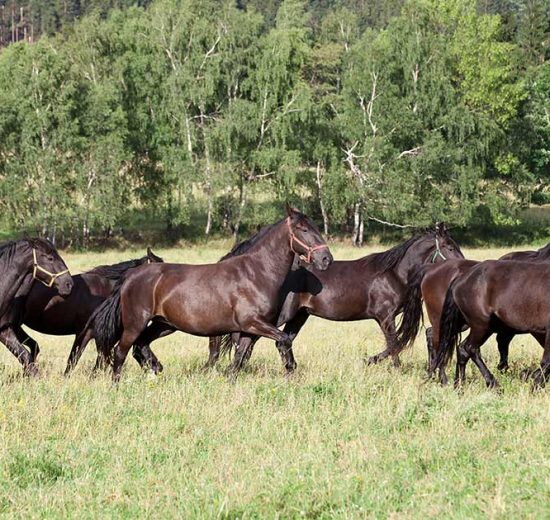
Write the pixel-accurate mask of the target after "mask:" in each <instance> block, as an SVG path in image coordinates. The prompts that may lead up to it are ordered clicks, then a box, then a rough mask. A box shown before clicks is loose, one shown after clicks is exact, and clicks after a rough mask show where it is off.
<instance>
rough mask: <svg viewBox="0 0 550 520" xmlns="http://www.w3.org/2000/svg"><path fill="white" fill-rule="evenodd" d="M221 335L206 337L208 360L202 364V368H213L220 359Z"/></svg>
mask: <svg viewBox="0 0 550 520" xmlns="http://www.w3.org/2000/svg"><path fill="white" fill-rule="evenodd" d="M221 343H222V337H221V336H211V337H210V338H208V361H207V362H206V363H205V365H204V369H205V370H207V369H209V368H214V367H215V366H216V363H217V362H218V360H219V359H220V349H221Z"/></svg>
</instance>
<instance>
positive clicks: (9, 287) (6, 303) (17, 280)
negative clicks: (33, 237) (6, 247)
mask: <svg viewBox="0 0 550 520" xmlns="http://www.w3.org/2000/svg"><path fill="white" fill-rule="evenodd" d="M15 247H16V251H15V252H14V254H13V257H12V260H11V262H10V263H9V264H7V263H6V264H5V265H1V263H2V261H1V259H0V265H1V267H0V270H1V282H0V290H1V293H2V298H1V299H0V316H3V315H4V314H5V312H6V310H7V309H8V308H9V307H10V306H11V305H12V303H13V298H14V297H15V296H16V295H17V297H24V296H27V295H28V294H29V292H30V290H31V287H32V283H33V279H32V277H31V276H30V275H31V271H32V266H33V258H32V247H31V246H28V247H26V248H25V247H24V245H23V244H22V243H21V242H20V243H18V244H17V245H16V246H15ZM4 261H5V260H4Z"/></svg>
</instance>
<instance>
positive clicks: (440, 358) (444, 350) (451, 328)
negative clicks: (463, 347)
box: [433, 280, 466, 370]
mask: <svg viewBox="0 0 550 520" xmlns="http://www.w3.org/2000/svg"><path fill="white" fill-rule="evenodd" d="M455 283H456V280H455V281H453V283H451V285H450V286H449V289H447V294H446V295H445V303H444V304H443V310H442V312H441V321H440V324H439V351H438V352H437V353H436V358H435V361H434V366H433V368H434V369H436V368H439V369H440V370H445V367H446V366H447V363H448V362H449V361H450V359H451V358H452V357H453V352H454V350H455V348H456V346H457V345H458V339H459V337H460V333H461V332H462V327H463V326H464V324H465V323H466V320H465V319H464V315H463V314H462V312H461V310H460V309H459V308H458V305H457V304H456V303H455V301H454V298H453V288H454V285H455Z"/></svg>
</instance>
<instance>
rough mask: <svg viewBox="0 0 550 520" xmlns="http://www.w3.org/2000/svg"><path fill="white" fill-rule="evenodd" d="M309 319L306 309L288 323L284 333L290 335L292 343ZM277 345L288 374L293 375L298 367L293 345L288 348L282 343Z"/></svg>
mask: <svg viewBox="0 0 550 520" xmlns="http://www.w3.org/2000/svg"><path fill="white" fill-rule="evenodd" d="M308 318H309V313H308V312H307V311H306V310H305V309H301V310H299V311H298V313H297V314H296V315H295V316H294V318H292V319H291V320H290V321H287V323H286V325H285V328H284V329H283V331H284V332H286V333H287V334H288V336H289V337H290V341H291V342H293V341H294V340H295V338H296V336H297V335H298V333H299V332H300V330H301V329H302V327H303V326H304V324H305V323H306V321H307V319H308ZM275 345H276V346H277V349H278V350H279V354H280V355H281V359H282V360H283V363H284V365H285V369H286V372H287V374H291V373H292V372H294V370H296V367H297V364H296V360H295V359H294V352H293V351H292V344H291V345H290V346H288V347H287V346H285V345H283V344H282V343H281V342H279V341H277V342H276V343H275Z"/></svg>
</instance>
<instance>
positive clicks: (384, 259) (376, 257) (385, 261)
mask: <svg viewBox="0 0 550 520" xmlns="http://www.w3.org/2000/svg"><path fill="white" fill-rule="evenodd" d="M424 236H425V234H422V233H417V234H416V235H414V236H412V237H411V238H409V239H408V240H406V241H405V242H403V243H402V244H397V245H396V246H394V247H392V248H391V249H388V250H387V251H383V252H382V253H374V254H373V255H369V256H367V259H369V260H371V261H376V262H377V263H378V264H379V266H380V268H381V270H382V271H383V272H386V271H389V270H390V269H393V268H394V267H395V266H396V265H397V264H399V262H401V260H403V257H404V256H405V255H406V253H407V251H408V250H409V248H410V247H411V246H412V245H413V244H414V243H415V242H418V241H419V240H420V239H421V238H423V237H424Z"/></svg>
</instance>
